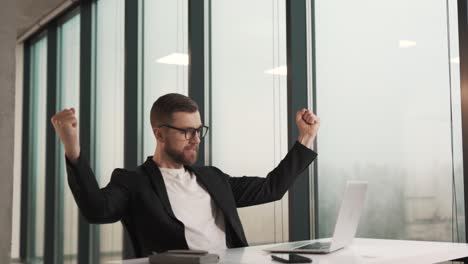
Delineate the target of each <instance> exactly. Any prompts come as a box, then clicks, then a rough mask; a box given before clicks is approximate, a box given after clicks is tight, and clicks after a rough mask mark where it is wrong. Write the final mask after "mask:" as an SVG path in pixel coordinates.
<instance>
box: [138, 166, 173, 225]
mask: <svg viewBox="0 0 468 264" xmlns="http://www.w3.org/2000/svg"><path fill="white" fill-rule="evenodd" d="M143 168H144V170H145V172H146V174H147V175H149V178H150V182H151V185H152V187H153V189H154V191H155V193H156V194H157V195H158V197H159V199H161V203H162V204H163V207H164V208H165V209H166V211H167V213H168V214H169V215H170V216H171V217H173V218H175V219H177V217H176V216H175V215H174V212H173V211H172V207H171V203H170V202H169V196H168V195H167V190H166V185H165V183H164V179H163V177H162V175H161V171H160V170H159V168H158V166H157V165H156V164H155V163H154V161H153V160H152V159H151V158H148V159H147V160H146V162H145V163H143Z"/></svg>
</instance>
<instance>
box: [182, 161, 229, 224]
mask: <svg viewBox="0 0 468 264" xmlns="http://www.w3.org/2000/svg"><path fill="white" fill-rule="evenodd" d="M185 168H186V169H188V170H189V171H192V172H193V173H194V174H195V176H196V177H197V182H198V183H199V184H200V185H201V186H203V187H204V188H205V189H206V191H207V192H208V193H209V194H210V196H211V198H212V199H213V200H214V202H215V203H216V205H217V206H218V207H219V209H221V211H223V213H224V215H225V216H228V215H230V214H231V212H230V211H229V210H228V204H229V201H228V200H227V199H226V198H227V197H228V196H227V195H226V194H225V193H224V192H225V191H226V190H224V189H223V186H222V185H221V184H222V183H221V182H220V179H219V178H218V176H217V175H212V174H211V173H209V172H207V171H206V170H204V171H203V172H202V171H200V170H198V169H197V168H194V167H190V166H185Z"/></svg>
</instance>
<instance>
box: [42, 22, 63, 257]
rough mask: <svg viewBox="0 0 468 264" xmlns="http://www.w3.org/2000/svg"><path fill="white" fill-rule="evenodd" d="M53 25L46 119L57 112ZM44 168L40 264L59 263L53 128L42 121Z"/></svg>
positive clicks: (60, 237) (53, 29)
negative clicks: (41, 260) (42, 248)
mask: <svg viewBox="0 0 468 264" xmlns="http://www.w3.org/2000/svg"><path fill="white" fill-rule="evenodd" d="M56 74H57V25H56V23H55V22H51V23H50V24H49V25H48V29H47V71H46V76H47V80H46V82H47V99H46V100H47V104H46V105H47V110H46V113H47V117H51V116H52V115H54V113H55V110H56V109H57V76H56ZM45 122H47V124H46V155H47V159H46V168H45V170H46V171H45V175H47V177H46V179H45V221H44V223H45V226H44V263H62V262H63V260H62V257H63V252H59V251H58V249H59V247H58V246H57V245H58V243H63V232H60V230H63V223H59V221H58V220H59V218H58V212H60V210H59V206H60V205H59V204H58V203H57V201H59V200H61V198H62V197H58V190H57V187H58V178H59V174H58V173H57V170H56V166H57V164H56V156H57V153H56V138H55V131H54V128H53V126H52V125H51V124H50V122H49V118H46V120H45Z"/></svg>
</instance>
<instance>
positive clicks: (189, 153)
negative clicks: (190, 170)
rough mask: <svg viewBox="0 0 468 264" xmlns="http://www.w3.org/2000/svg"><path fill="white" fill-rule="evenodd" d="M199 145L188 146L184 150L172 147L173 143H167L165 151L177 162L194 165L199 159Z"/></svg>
mask: <svg viewBox="0 0 468 264" xmlns="http://www.w3.org/2000/svg"><path fill="white" fill-rule="evenodd" d="M198 148H199V146H198V145H195V146H186V147H184V149H183V150H182V151H179V150H176V149H174V148H172V146H171V145H166V147H165V149H164V150H165V152H166V154H167V155H168V156H169V157H171V159H173V160H174V161H175V162H177V163H179V164H182V165H192V164H194V163H195V162H196V161H197V157H198Z"/></svg>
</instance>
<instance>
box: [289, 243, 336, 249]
mask: <svg viewBox="0 0 468 264" xmlns="http://www.w3.org/2000/svg"><path fill="white" fill-rule="evenodd" d="M330 245H331V243H330V242H314V243H311V244H307V245H304V246H301V247H298V248H295V249H328V248H330Z"/></svg>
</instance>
